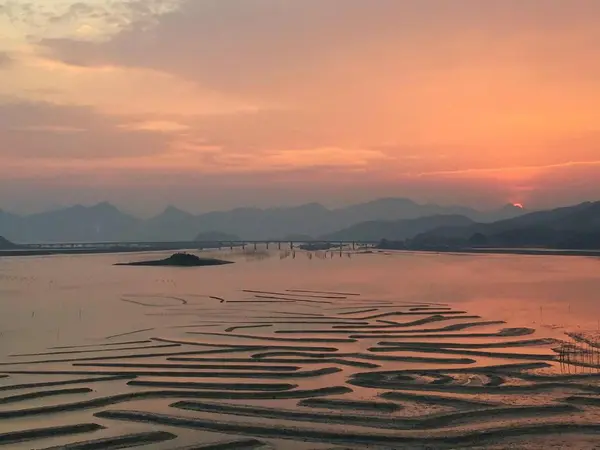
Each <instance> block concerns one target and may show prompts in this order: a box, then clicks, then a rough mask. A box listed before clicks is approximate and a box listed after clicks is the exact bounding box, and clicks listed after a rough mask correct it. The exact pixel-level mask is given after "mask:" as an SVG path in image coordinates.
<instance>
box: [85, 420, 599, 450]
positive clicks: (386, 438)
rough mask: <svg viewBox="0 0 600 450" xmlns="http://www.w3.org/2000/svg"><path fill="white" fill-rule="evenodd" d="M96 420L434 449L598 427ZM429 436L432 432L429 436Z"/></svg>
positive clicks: (569, 425)
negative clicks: (422, 428) (419, 428)
mask: <svg viewBox="0 0 600 450" xmlns="http://www.w3.org/2000/svg"><path fill="white" fill-rule="evenodd" d="M95 415H96V416H97V417H99V418H103V419H113V420H128V421H132V422H142V423H149V424H156V425H168V426H174V427H184V428H192V429H200V430H207V431H214V432H222V433H230V434H244V435H251V436H259V437H264V438H277V439H297V440H301V441H312V442H320V443H321V442H326V443H331V444H349V445H364V446H368V445H398V444H402V445H410V444H412V445H429V446H436V448H444V447H452V446H457V445H462V446H466V445H482V444H489V443H493V442H501V441H505V440H507V439H511V438H513V437H519V436H533V435H546V436H547V435H552V434H565V433H593V434H600V425H598V424H575V423H563V422H558V423H557V422H549V423H547V424H544V425H516V426H511V427H506V428H500V427H498V428H491V429H483V430H476V431H473V432H463V433H460V434H459V433H452V434H448V435H446V436H440V437H415V436H414V435H402V434H400V433H393V434H383V433H377V432H369V433H357V432H353V431H350V432H346V433H344V432H336V431H322V430H316V429H307V428H298V427H295V426H288V427H283V426H280V427H270V426H261V425H250V424H244V423H232V422H225V421H216V420H208V419H200V418H196V419H191V418H187V417H181V416H172V415H166V414H156V413H149V412H138V411H105V412H101V413H96V414H95ZM428 434H431V433H428Z"/></svg>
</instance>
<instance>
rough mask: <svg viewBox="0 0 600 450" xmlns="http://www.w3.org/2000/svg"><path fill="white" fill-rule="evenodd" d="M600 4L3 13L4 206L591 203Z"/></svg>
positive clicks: (599, 167) (177, 4)
mask: <svg viewBox="0 0 600 450" xmlns="http://www.w3.org/2000/svg"><path fill="white" fill-rule="evenodd" d="M598 17H600V2H599V1H597V0H569V1H565V0H486V1H481V0H403V1H400V0H85V1H75V0H43V1H41V0H0V208H3V209H6V210H9V211H14V212H19V213H29V212H34V211H39V210H47V209H51V208H54V207H59V206H67V205H71V204H75V203H83V204H91V203H95V202H100V201H105V200H107V201H110V202H112V203H114V204H116V205H117V206H119V207H121V208H123V209H124V210H128V211H131V212H135V213H138V214H141V215H143V214H152V213H154V212H157V211H159V210H161V209H163V208H164V207H165V206H166V205H168V204H173V205H177V206H180V207H182V208H185V209H188V210H190V211H192V212H201V211H208V210H214V209H219V210H222V209H228V208H232V207H238V206H260V207H265V206H276V205H293V204H300V203H304V202H312V201H319V202H321V203H323V204H325V205H328V206H336V205H343V204H350V203H357V202H361V201H365V200H369V199H374V198H377V197H391V196H402V197H409V198H412V199H415V200H417V201H421V202H436V203H441V204H465V205H469V206H474V207H479V208H492V207H495V206H497V205H500V204H504V203H523V204H524V205H525V206H527V207H532V208H542V207H544V208H545V207H552V206H558V205H564V204H571V203H576V202H579V201H585V200H596V199H600V183H599V182H598V181H597V180H598V179H600V114H598V105H599V104H600V50H599V48H600V27H598V26H597V23H598Z"/></svg>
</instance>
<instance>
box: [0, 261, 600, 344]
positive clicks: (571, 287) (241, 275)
mask: <svg viewBox="0 0 600 450" xmlns="http://www.w3.org/2000/svg"><path fill="white" fill-rule="evenodd" d="M165 255H167V253H165V254H161V253H153V254H151V255H149V254H140V255H133V254H119V255H81V256H52V257H50V256H48V257H31V258H29V257H28V258H0V298H1V299H2V303H1V305H0V308H1V311H0V312H1V314H0V332H1V333H2V338H1V339H0V355H6V354H8V353H11V352H16V351H18V352H23V351H30V350H31V351H34V350H36V349H39V348H40V347H46V346H48V344H49V343H52V344H54V345H67V344H70V343H73V344H80V343H82V342H83V341H87V340H93V339H96V338H101V337H104V336H108V335H113V334H118V333H120V332H123V333H125V332H128V331H131V330H132V329H142V328H151V327H154V326H156V325H160V324H162V323H164V321H165V320H174V319H165V318H164V317H161V316H148V315H142V314H140V311H139V308H136V306H135V305H132V304H129V303H127V302H123V301H121V298H122V297H123V296H125V295H142V294H143V295H158V296H165V295H167V296H168V295H173V296H181V295H184V296H185V295H188V294H191V295H195V296H198V295H206V296H217V297H222V298H225V299H227V300H233V299H243V298H244V297H247V295H246V296H245V295H244V293H243V292H241V291H242V290H243V289H249V290H264V291H281V290H286V289H310V290H324V291H329V290H330V291H343V292H346V291H347V292H358V293H361V294H362V295H363V296H365V298H367V297H370V298H372V299H394V300H401V301H416V302H442V303H448V304H451V305H452V306H453V307H457V308H464V309H466V310H467V311H469V312H470V313H474V314H479V315H482V316H483V317H484V318H489V319H499V320H506V321H507V322H509V325H510V326H534V327H536V328H537V327H540V326H544V327H546V328H548V329H549V331H551V332H552V333H553V334H556V333H557V332H558V333H559V334H562V333H563V332H564V331H565V330H573V329H584V330H598V329H599V328H600V258H584V257H558V256H547V257H546V256H513V255H472V256H471V255H464V254H461V255H451V254H431V253H420V254H419V253H392V254H353V255H351V257H348V256H347V255H345V254H344V255H343V256H342V257H340V256H339V254H338V253H333V257H331V254H330V253H327V258H326V259H321V258H318V257H317V255H312V256H313V257H312V258H309V256H308V255H307V254H306V253H303V252H297V253H296V257H295V258H292V256H291V255H290V256H287V257H285V258H283V259H281V258H282V257H283V256H284V255H285V254H284V253H281V252H278V251H274V252H271V253H269V254H268V256H267V255H264V254H262V253H258V254H256V255H253V254H252V253H250V254H240V253H239V252H237V251H234V252H231V251H229V250H223V251H219V252H213V253H209V255H211V256H216V257H219V258H223V259H230V260H233V261H235V262H236V264H231V265H226V266H218V267H204V268H202V267H200V268H168V267H118V266H113V264H114V263H116V262H128V261H132V260H144V259H158V258H159V257H163V256H165ZM206 301H207V302H212V301H213V300H210V299H206ZM175 304H176V301H175V303H174V305H175ZM175 320H177V321H182V320H184V321H185V319H182V318H177V319H175Z"/></svg>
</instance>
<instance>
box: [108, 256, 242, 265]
mask: <svg viewBox="0 0 600 450" xmlns="http://www.w3.org/2000/svg"><path fill="white" fill-rule="evenodd" d="M224 264H233V262H232V261H223V260H221V259H215V258H200V257H199V256H196V255H191V254H189V253H175V254H173V255H171V256H169V257H168V258H166V259H160V260H156V261H138V262H130V263H117V264H115V266H174V267H200V266H222V265H224Z"/></svg>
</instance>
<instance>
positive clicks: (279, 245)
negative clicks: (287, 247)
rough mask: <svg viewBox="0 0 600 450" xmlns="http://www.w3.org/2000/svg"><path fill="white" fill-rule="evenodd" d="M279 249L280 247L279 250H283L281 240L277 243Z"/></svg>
mask: <svg viewBox="0 0 600 450" xmlns="http://www.w3.org/2000/svg"><path fill="white" fill-rule="evenodd" d="M277 249H278V250H281V242H278V243H277Z"/></svg>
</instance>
